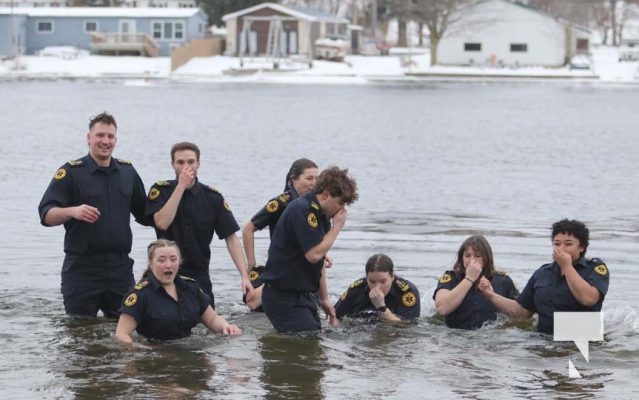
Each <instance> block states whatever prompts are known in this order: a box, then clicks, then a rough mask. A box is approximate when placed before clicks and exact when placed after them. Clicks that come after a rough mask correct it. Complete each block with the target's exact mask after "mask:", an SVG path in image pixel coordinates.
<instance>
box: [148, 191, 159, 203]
mask: <svg viewBox="0 0 639 400" xmlns="http://www.w3.org/2000/svg"><path fill="white" fill-rule="evenodd" d="M158 197H160V191H159V190H158V188H151V190H150V191H149V200H151V201H153V200H155V199H157V198H158Z"/></svg>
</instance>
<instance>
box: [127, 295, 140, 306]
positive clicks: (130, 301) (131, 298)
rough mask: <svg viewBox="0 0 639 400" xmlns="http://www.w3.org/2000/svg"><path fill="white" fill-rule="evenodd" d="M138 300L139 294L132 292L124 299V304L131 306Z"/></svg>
mask: <svg viewBox="0 0 639 400" xmlns="http://www.w3.org/2000/svg"><path fill="white" fill-rule="evenodd" d="M137 302H138V295H137V294H135V293H131V294H130V295H128V296H127V297H126V299H124V305H125V306H127V307H131V306H133V305H135V303H137Z"/></svg>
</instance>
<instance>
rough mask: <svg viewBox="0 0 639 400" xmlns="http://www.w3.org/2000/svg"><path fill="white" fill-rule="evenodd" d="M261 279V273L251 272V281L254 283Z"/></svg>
mask: <svg viewBox="0 0 639 400" xmlns="http://www.w3.org/2000/svg"><path fill="white" fill-rule="evenodd" d="M259 277H260V273H259V272H257V271H255V270H253V271H251V272H249V281H251V282H254V281H256V280H257V278H259Z"/></svg>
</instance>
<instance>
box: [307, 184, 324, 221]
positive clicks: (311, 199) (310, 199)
mask: <svg viewBox="0 0 639 400" xmlns="http://www.w3.org/2000/svg"><path fill="white" fill-rule="evenodd" d="M304 197H305V198H306V200H308V203H309V204H310V205H311V208H312V209H313V210H316V211H317V217H318V218H320V217H323V218H326V217H325V214H324V210H322V206H320V204H319V201H317V196H316V195H315V192H313V191H312V190H311V191H310V192H308V193H306V194H305V195H304ZM313 204H317V208H315V207H313Z"/></svg>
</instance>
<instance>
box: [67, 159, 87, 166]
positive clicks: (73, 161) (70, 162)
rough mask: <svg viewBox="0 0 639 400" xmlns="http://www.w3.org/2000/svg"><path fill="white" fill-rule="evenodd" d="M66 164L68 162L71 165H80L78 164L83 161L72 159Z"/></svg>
mask: <svg viewBox="0 0 639 400" xmlns="http://www.w3.org/2000/svg"><path fill="white" fill-rule="evenodd" d="M67 164H69V165H70V166H72V167H80V166H82V165H84V161H82V160H72V161H68V162H67Z"/></svg>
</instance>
